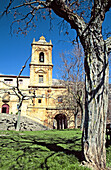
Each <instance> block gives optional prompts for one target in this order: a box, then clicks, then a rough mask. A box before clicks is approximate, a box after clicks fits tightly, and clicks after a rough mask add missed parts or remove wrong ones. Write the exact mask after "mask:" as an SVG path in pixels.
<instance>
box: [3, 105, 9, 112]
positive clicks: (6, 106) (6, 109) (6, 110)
mask: <svg viewBox="0 0 111 170" xmlns="http://www.w3.org/2000/svg"><path fill="white" fill-rule="evenodd" d="M2 113H9V105H8V104H3V105H2Z"/></svg>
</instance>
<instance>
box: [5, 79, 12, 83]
mask: <svg viewBox="0 0 111 170" xmlns="http://www.w3.org/2000/svg"><path fill="white" fill-rule="evenodd" d="M4 82H5V83H6V84H12V83H13V79H4Z"/></svg>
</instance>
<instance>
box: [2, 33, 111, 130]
mask: <svg viewBox="0 0 111 170" xmlns="http://www.w3.org/2000/svg"><path fill="white" fill-rule="evenodd" d="M31 46H32V55H31V63H30V64H29V66H30V76H19V77H18V84H19V87H18V90H19V93H18V91H17V88H16V87H17V76H14V75H0V113H6V114H17V113H18V103H19V94H20V93H21V92H22V94H24V95H26V98H25V100H23V102H22V107H21V116H25V117H28V118H30V119H32V120H35V121H36V122H38V123H40V124H42V125H45V126H46V127H49V128H51V129H53V128H54V129H65V128H74V126H75V122H74V121H75V118H74V112H73V110H71V109H65V108H67V107H65V106H64V107H60V104H61V103H62V102H63V96H64V95H65V94H67V89H66V87H65V86H64V85H63V84H61V83H60V81H59V80H56V79H52V70H53V63H52V48H53V45H52V42H51V40H50V42H47V41H46V40H45V37H43V36H41V37H40V39H39V41H35V39H33V42H32V44H31ZM31 96H32V97H31ZM108 116H109V117H108V120H110V121H111V86H110V88H109V110H108ZM77 121H78V122H77V124H78V125H80V122H81V115H80V113H79V114H78V119H77Z"/></svg>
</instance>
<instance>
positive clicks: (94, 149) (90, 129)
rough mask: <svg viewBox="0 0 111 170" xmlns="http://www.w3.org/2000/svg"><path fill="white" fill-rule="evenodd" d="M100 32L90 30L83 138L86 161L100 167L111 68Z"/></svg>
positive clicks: (102, 157)
mask: <svg viewBox="0 0 111 170" xmlns="http://www.w3.org/2000/svg"><path fill="white" fill-rule="evenodd" d="M93 31H97V30H93ZM99 32H100V31H99ZM99 32H98V36H97V37H95V35H94V34H91V32H89V33H88V36H87V38H86V41H87V42H85V45H84V47H85V121H84V130H83V141H82V142H83V155H84V159H85V163H86V164H88V165H91V166H92V167H94V168H96V169H105V168H106V149H105V142H106V140H105V134H106V118H107V108H108V70H109V68H108V57H107V50H106V45H105V42H104V40H103V38H102V35H101V34H99Z"/></svg>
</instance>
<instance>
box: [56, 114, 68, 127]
mask: <svg viewBox="0 0 111 170" xmlns="http://www.w3.org/2000/svg"><path fill="white" fill-rule="evenodd" d="M54 120H56V127H55V125H54V128H57V129H66V128H67V117H66V116H65V114H58V115H56V116H55V118H54Z"/></svg>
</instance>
